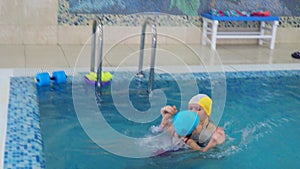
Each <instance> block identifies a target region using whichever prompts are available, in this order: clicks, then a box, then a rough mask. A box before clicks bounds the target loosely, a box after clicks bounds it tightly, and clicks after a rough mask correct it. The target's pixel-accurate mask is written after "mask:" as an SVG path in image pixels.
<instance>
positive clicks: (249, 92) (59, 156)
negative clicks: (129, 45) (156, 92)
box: [5, 70, 300, 169]
mask: <svg viewBox="0 0 300 169" xmlns="http://www.w3.org/2000/svg"><path fill="white" fill-rule="evenodd" d="M160 76H161V77H163V78H161V79H168V78H166V76H165V75H160ZM179 76H182V75H179ZM193 76H194V77H196V82H197V85H198V90H199V92H202V93H208V94H210V93H211V92H212V90H213V89H212V88H211V83H210V81H209V80H208V78H207V74H203V73H195V74H193ZM299 77H300V71H299V70H295V71H259V72H230V73H226V84H227V85H226V86H227V87H226V92H227V95H226V96H227V98H226V102H225V109H224V114H223V116H222V119H221V121H220V124H219V125H220V126H221V127H224V129H225V132H226V135H227V139H226V142H225V144H224V145H222V146H219V147H217V148H215V149H213V150H212V151H210V152H208V153H199V152H190V151H189V152H187V151H182V152H180V151H179V152H174V153H171V154H170V155H168V156H159V157H149V158H127V157H120V156H117V155H114V154H112V153H110V152H108V151H106V150H104V149H102V148H100V147H99V146H98V145H97V144H95V143H94V142H93V141H92V140H91V139H90V138H89V137H88V135H87V134H86V133H85V132H84V129H83V128H82V127H81V125H80V121H79V120H78V118H77V114H76V112H75V108H74V105H73V104H74V102H73V99H74V97H73V96H72V90H73V92H74V89H75V90H76V91H83V92H87V91H89V90H93V87H91V86H87V85H86V84H84V82H82V83H81V82H78V81H76V83H74V81H73V84H72V82H71V80H69V81H68V83H67V84H63V85H58V86H51V87H43V88H35V86H34V84H32V79H30V78H13V79H12V80H11V88H12V89H14V88H18V85H20V84H23V85H27V86H29V88H30V89H32V90H30V93H33V94H30V95H31V96H28V97H27V98H26V100H27V102H29V103H30V104H31V105H32V104H33V106H28V107H29V109H30V110H29V111H30V112H34V113H32V114H33V117H27V115H26V116H25V117H24V118H23V119H21V120H24V119H28V118H31V119H32V118H33V119H36V120H37V121H38V122H40V128H39V125H36V123H32V124H31V123H29V124H28V125H23V127H21V126H20V125H18V126H19V127H20V129H21V130H24V128H26V127H27V126H31V127H34V128H36V129H35V130H31V131H34V134H33V139H30V140H29V141H30V144H31V145H34V146H33V147H35V148H34V149H33V150H35V151H33V153H34V154H35V155H36V156H34V159H35V162H39V163H40V165H39V166H38V167H40V168H44V167H45V168H50V169H51V168H298V166H299V164H300V163H299V160H300V159H299V156H298V152H299V150H300V148H299V146H297V144H298V142H299V140H300V136H299V135H298V134H297V133H299V132H300V129H299V127H298V125H299V124H300V115H299V113H298V112H299V108H298V106H299V105H300V104H299V103H300V88H299V85H300V78H299ZM156 79H158V80H157V81H156V82H155V88H161V89H162V90H163V91H165V92H166V93H167V94H166V98H167V103H168V104H172V105H173V104H174V105H177V106H178V107H180V109H185V108H184V105H183V106H182V105H181V103H180V102H181V98H184V97H186V96H184V97H183V96H181V93H185V94H186V95H193V94H194V93H190V92H191V91H185V92H180V87H179V86H178V85H177V83H178V81H176V82H175V81H174V80H172V77H171V78H170V80H161V79H159V78H156ZM114 80H116V81H117V79H114ZM180 83H182V85H183V86H189V85H190V84H189V83H188V82H187V81H186V79H185V78H182V81H181V82H180ZM129 86H130V88H131V90H130V92H129V98H130V100H131V103H132V104H133V106H134V107H136V109H138V110H140V111H146V110H147V109H149V107H150V104H149V101H148V97H147V96H148V95H147V94H146V92H145V86H146V84H145V83H144V82H143V81H142V82H140V81H136V80H135V79H132V80H131V82H130V84H129ZM72 88H73V89H72ZM18 89H19V88H18ZM35 89H36V90H35ZM20 90H22V89H20ZM12 91H13V90H12ZM16 92H17V91H16ZM11 93H12V92H11ZM110 94H111V93H110V88H109V86H106V87H105V88H104V89H103V97H102V99H103V101H102V102H101V108H100V110H101V113H102V115H103V116H104V117H105V119H106V120H107V121H108V122H109V124H110V125H111V126H112V127H113V128H114V129H115V130H117V131H119V132H120V133H122V134H124V135H127V136H130V137H149V136H151V135H155V133H153V132H152V131H151V126H152V125H158V124H159V120H160V119H156V120H155V121H153V122H151V123H137V122H133V121H130V120H128V119H125V118H124V117H123V116H122V115H121V114H120V113H118V111H117V108H116V107H115V105H114V104H113V103H112V97H111V95H110ZM120 94H122V93H120ZM183 95H184V94H183ZM25 97H26V96H21V99H24V98H25ZM79 97H82V98H85V96H84V95H81V96H79ZM28 98H32V99H29V100H28ZM35 101H36V102H35ZM81 101H82V105H85V107H84V108H85V109H86V111H87V112H88V111H90V110H92V108H91V109H89V104H90V102H85V99H81ZM154 103H155V102H154ZM10 104H11V106H10V108H11V107H12V108H15V106H14V105H12V103H10ZM35 104H37V105H35ZM157 104H159V103H157ZM119 106H120V107H121V108H126V106H128V105H119ZM37 112H39V113H37ZM15 116H18V115H17V113H16V115H15ZM10 118H12V117H10ZM10 118H8V120H10ZM14 124H15V123H14ZM9 127H12V126H8V128H9ZM15 130H19V129H15ZM8 131H10V130H8ZM39 131H41V134H40V135H38V134H36V133H39ZM12 133H14V132H13V131H11V133H8V136H7V137H8V138H7V141H6V147H10V138H11V136H10V134H12ZM109 134H110V133H107V134H106V135H101V137H102V138H103V139H108V138H109V137H110V135H109ZM16 137H17V138H15V140H18V139H19V140H20V139H22V138H20V136H16ZM18 137H19V138H18ZM24 137H25V136H24ZM34 138H36V139H34ZM41 138H42V139H41ZM13 140H14V139H13ZM36 140H39V141H36ZM32 142H34V144H32ZM121 142H122V140H116V143H115V144H118V143H121ZM144 143H145V142H144ZM146 143H151V142H146ZM35 144H36V145H35ZM110 146H112V147H113V146H115V145H113V144H112V145H110ZM123 146H124V149H126V145H123ZM23 147H25V145H23ZM40 148H41V149H42V151H41V149H40ZM27 149H28V148H27ZM8 150H10V149H6V158H5V168H10V167H9V166H11V165H10V164H11V162H16V160H18V158H15V160H10V158H12V157H13V155H11V153H12V152H14V151H16V152H19V153H20V154H22V155H24V154H23V153H22V151H20V150H24V148H22V146H19V148H18V149H17V148H14V150H10V151H8ZM31 153H32V152H31ZM38 154H40V156H38ZM22 155H21V156H22ZM15 157H19V156H17V155H15Z"/></svg>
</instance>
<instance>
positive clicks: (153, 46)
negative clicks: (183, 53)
mask: <svg viewBox="0 0 300 169" xmlns="http://www.w3.org/2000/svg"><path fill="white" fill-rule="evenodd" d="M147 25H150V26H151V27H152V30H151V35H152V43H151V58H150V59H151V60H150V74H149V82H148V92H149V93H151V92H152V89H153V82H154V64H155V55H156V44H157V31H156V25H155V24H154V23H153V21H152V20H151V19H150V18H147V19H146V20H145V22H144V24H143V27H142V35H141V45H140V57H139V67H138V73H137V76H140V77H144V73H143V71H142V69H143V61H144V48H145V35H146V27H147Z"/></svg>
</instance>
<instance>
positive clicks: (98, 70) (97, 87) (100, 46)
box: [96, 23, 103, 94]
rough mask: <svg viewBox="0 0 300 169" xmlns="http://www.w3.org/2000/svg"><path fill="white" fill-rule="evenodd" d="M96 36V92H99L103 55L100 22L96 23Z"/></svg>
mask: <svg viewBox="0 0 300 169" xmlns="http://www.w3.org/2000/svg"><path fill="white" fill-rule="evenodd" d="M97 34H98V35H97V37H98V66H97V82H96V89H97V90H96V91H97V93H98V94H100V92H101V74H102V73H101V72H102V55H103V26H102V23H99V24H98V27H97Z"/></svg>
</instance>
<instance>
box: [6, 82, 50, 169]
mask: <svg viewBox="0 0 300 169" xmlns="http://www.w3.org/2000/svg"><path fill="white" fill-rule="evenodd" d="M42 147H43V141H42V137H41V132H40V117H39V109H38V103H37V100H36V87H35V84H34V83H33V79H32V78H26V77H23V78H14V77H13V78H11V80H10V97H9V105H8V113H7V134H6V140H5V152H4V168H7V169H15V168H45V159H44V155H43V149H42Z"/></svg>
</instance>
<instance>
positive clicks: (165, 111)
mask: <svg viewBox="0 0 300 169" xmlns="http://www.w3.org/2000/svg"><path fill="white" fill-rule="evenodd" d="M160 112H161V115H162V117H163V118H162V120H161V123H160V127H161V128H165V127H168V126H169V125H170V124H169V119H170V118H171V117H172V116H173V115H174V114H176V113H177V109H176V106H165V107H163V108H161V110H160Z"/></svg>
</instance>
